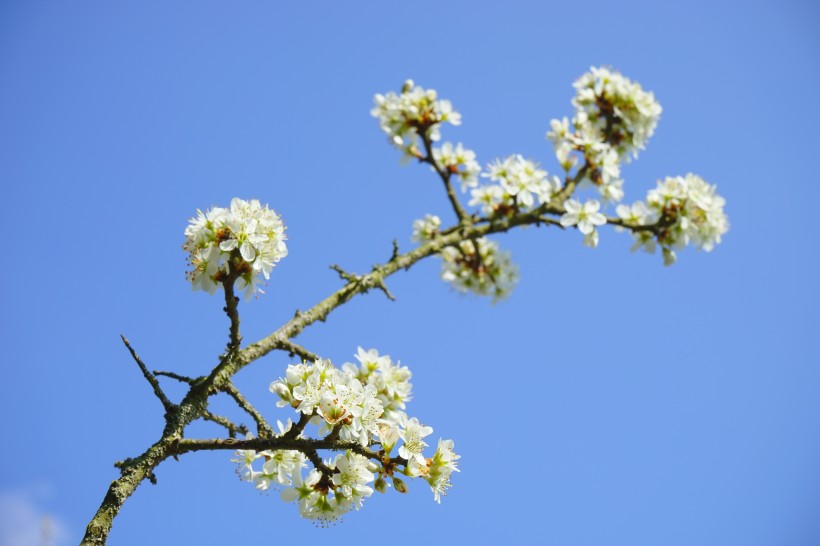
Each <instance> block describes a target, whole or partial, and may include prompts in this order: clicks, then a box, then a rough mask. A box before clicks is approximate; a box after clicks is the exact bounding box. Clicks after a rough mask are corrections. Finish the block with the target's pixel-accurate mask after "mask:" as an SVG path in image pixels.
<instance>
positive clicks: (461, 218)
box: [419, 130, 469, 224]
mask: <svg viewBox="0 0 820 546" xmlns="http://www.w3.org/2000/svg"><path fill="white" fill-rule="evenodd" d="M421 140H422V142H424V152H425V156H424V157H421V158H419V161H421V162H423V163H428V164H429V165H431V166H432V167H433V170H435V171H436V173H437V174H438V176H439V178H441V181H442V182H443V183H444V190H445V191H446V192H447V199H449V200H450V205H452V207H453V212H455V213H456V217H458V223H459V224H463V223H465V222H468V221H469V216H468V215H467V213H466V212H464V207H462V206H461V202H459V200H458V196H456V192H455V191H454V190H453V185H452V184H451V183H450V177H451V175H452V173H450V171H448V170H446V169H443V168H442V167H441V165H439V164H438V162H436V160H435V158H434V157H433V141H432V140H430V132H429V130H424V131H422V132H421Z"/></svg>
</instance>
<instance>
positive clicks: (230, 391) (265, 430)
mask: <svg viewBox="0 0 820 546" xmlns="http://www.w3.org/2000/svg"><path fill="white" fill-rule="evenodd" d="M222 392H224V393H225V394H227V395H228V396H230V397H231V398H233V399H234V401H235V402H236V404H237V405H238V406H239V407H240V408H242V409H243V410H245V412H246V413H247V414H248V415H250V416H251V417H252V418H253V420H254V421H255V422H256V435H257V436H260V437H263V436H266V437H273V436H275V435H276V434H275V433H274V432H273V428H272V427H271V426H270V425H269V424H268V422H267V421H266V420H265V418H264V417H263V416H262V414H261V413H259V411H257V409H256V408H255V407H253V405H252V404H251V403H250V402H249V401H248V400H247V399H246V398H245V397H244V396H243V395H242V393H241V392H239V389H237V388H236V387H235V386H234V384H233V383H232V382H230V381H228V382H227V383H226V384H225V385H223V386H222Z"/></svg>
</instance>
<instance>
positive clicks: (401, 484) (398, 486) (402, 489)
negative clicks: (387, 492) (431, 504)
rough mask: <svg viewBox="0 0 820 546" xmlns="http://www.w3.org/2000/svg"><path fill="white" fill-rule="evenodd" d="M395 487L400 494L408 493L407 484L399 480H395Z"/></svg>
mask: <svg viewBox="0 0 820 546" xmlns="http://www.w3.org/2000/svg"><path fill="white" fill-rule="evenodd" d="M393 487H395V488H396V491H398V492H399V493H407V484H406V483H404V482H403V481H401V480H400V479H399V478H393Z"/></svg>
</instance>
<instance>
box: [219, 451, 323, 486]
mask: <svg viewBox="0 0 820 546" xmlns="http://www.w3.org/2000/svg"><path fill="white" fill-rule="evenodd" d="M231 461H233V462H235V463H239V468H238V471H239V473H240V475H241V477H242V479H243V480H245V481H248V482H252V483H253V484H254V485H255V486H256V488H257V489H258V490H260V491H267V490H268V489H269V488H270V486H271V484H278V485H291V484H292V483H293V480H292V476H293V475H294V473H298V472H300V471H301V469H302V468H304V467H305V466H307V464H306V463H305V456H304V455H303V454H302V453H301V452H299V451H292V450H284V449H280V450H276V451H270V450H265V451H253V450H250V449H245V450H242V449H240V450H238V451H237V452H236V453H235V454H234V458H233V459H231ZM256 461H262V468H261V469H260V470H258V471H257V470H255V469H254V463H255V462H256Z"/></svg>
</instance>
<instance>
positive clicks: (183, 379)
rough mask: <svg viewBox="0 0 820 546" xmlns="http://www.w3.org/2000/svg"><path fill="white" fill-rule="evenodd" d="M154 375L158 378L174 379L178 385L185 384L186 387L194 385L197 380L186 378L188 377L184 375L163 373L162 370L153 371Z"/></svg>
mask: <svg viewBox="0 0 820 546" xmlns="http://www.w3.org/2000/svg"><path fill="white" fill-rule="evenodd" d="M154 375H158V376H161V377H170V378H171V379H176V380H177V381H179V382H180V383H187V384H188V385H193V384H194V383H196V382H197V380H196V379H194V378H193V377H188V376H185V375H179V374H176V373H174V372H165V371H162V370H154Z"/></svg>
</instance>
